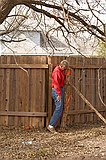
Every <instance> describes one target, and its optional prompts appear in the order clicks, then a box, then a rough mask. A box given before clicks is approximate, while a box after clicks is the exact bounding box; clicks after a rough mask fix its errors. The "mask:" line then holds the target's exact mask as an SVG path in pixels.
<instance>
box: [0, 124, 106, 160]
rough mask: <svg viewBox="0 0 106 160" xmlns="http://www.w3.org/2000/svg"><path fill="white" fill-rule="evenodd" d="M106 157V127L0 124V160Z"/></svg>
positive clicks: (90, 159) (99, 159) (96, 159)
mask: <svg viewBox="0 0 106 160" xmlns="http://www.w3.org/2000/svg"><path fill="white" fill-rule="evenodd" d="M3 159H4V160H16V159H22V160H45V159H47V160H106V126H103V125H85V126H74V127H71V126H70V127H67V128H60V129H58V133H56V134H52V133H49V131H47V130H46V129H39V130H38V129H34V128H33V129H24V128H7V127H0V160H3Z"/></svg>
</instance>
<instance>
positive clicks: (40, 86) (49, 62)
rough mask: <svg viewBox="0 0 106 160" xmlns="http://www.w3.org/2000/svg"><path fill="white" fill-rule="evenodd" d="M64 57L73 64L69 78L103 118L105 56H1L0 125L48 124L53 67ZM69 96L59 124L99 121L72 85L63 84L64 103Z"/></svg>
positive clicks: (50, 108) (105, 82)
mask: <svg viewBox="0 0 106 160" xmlns="http://www.w3.org/2000/svg"><path fill="white" fill-rule="evenodd" d="M63 59H67V60H68V61H69V63H70V65H71V66H72V67H73V69H72V74H71V77H69V78H68V79H69V81H70V82H71V83H72V84H73V85H75V86H76V87H77V89H78V90H79V91H80V92H81V93H82V94H83V95H84V96H85V97H86V98H87V99H88V100H89V101H90V103H91V104H92V105H93V106H94V107H95V108H96V109H97V110H98V111H99V112H100V113H101V114H102V115H103V116H104V117H105V118H106V107H105V106H104V105H103V103H104V104H106V62H105V59H102V58H101V59H100V58H83V57H81V56H78V57H59V56H57V57H56V56H54V57H47V56H0V85H1V87H0V125H9V126H10V125H14V126H33V127H37V128H38V127H45V126H46V125H48V122H49V119H50V117H51V114H52V108H53V107H52V99H51V74H52V69H53V67H54V66H55V65H57V64H59V63H60V61H61V60H63ZM100 67H101V68H100ZM99 68H100V70H99V73H100V77H99V78H100V84H99V85H100V88H99V91H100V95H99V92H98V69H99ZM69 96H71V98H70V101H69V104H68V106H67V108H66V109H65V113H64V116H63V121H62V126H66V125H74V124H75V123H89V122H97V121H100V119H99V118H98V117H97V115H96V114H95V113H94V111H92V110H91V109H90V108H89V107H88V106H87V104H86V103H85V102H84V101H83V100H82V99H81V97H80V96H79V95H78V94H77V93H76V92H75V90H74V89H73V88H72V86H68V85H66V86H65V103H66V102H67V100H68V98H69ZM100 96H101V99H102V100H103V103H102V102H101V100H100Z"/></svg>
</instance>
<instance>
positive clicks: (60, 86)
mask: <svg viewBox="0 0 106 160" xmlns="http://www.w3.org/2000/svg"><path fill="white" fill-rule="evenodd" d="M68 69H69V63H68V61H67V60H63V61H61V62H60V65H59V66H57V67H55V69H54V70H53V72H52V98H53V100H54V103H55V110H54V112H53V115H52V117H51V119H50V123H49V126H48V127H47V129H48V130H49V131H50V132H52V133H55V132H56V130H55V126H56V124H57V122H58V120H59V118H60V117H61V115H62V112H63V109H64V83H65V79H66V74H67V73H65V72H66V71H67V70H68ZM68 74H69V71H68Z"/></svg>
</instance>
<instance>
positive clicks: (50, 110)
mask: <svg viewBox="0 0 106 160" xmlns="http://www.w3.org/2000/svg"><path fill="white" fill-rule="evenodd" d="M49 59H50V58H49ZM49 63H50V61H49V60H48V66H49V67H48V108H47V113H48V116H47V120H46V126H47V125H48V124H49V121H50V118H51V115H52V97H51V92H52V86H51V80H52V79H51V76H52V69H53V65H52V64H51V63H50V64H49Z"/></svg>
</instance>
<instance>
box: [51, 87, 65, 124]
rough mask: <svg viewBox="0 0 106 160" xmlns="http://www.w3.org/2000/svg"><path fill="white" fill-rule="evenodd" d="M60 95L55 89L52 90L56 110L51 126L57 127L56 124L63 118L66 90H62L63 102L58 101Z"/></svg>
mask: <svg viewBox="0 0 106 160" xmlns="http://www.w3.org/2000/svg"><path fill="white" fill-rule="evenodd" d="M57 97H58V94H57V92H56V90H55V89H54V88H52V98H53V100H54V103H55V110H54V112H53V115H52V117H51V119H50V123H49V124H50V125H51V126H55V125H56V123H57V122H58V119H59V118H60V117H61V115H62V112H63V108H64V89H63V88H61V100H60V101H58V100H57Z"/></svg>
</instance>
